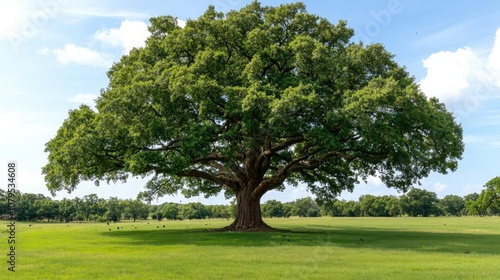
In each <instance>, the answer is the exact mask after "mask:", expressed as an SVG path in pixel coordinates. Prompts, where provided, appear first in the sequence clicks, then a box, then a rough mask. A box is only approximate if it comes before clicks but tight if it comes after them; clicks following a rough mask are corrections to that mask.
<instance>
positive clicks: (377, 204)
mask: <svg viewBox="0 0 500 280" xmlns="http://www.w3.org/2000/svg"><path fill="white" fill-rule="evenodd" d="M359 202H360V204H361V214H362V215H363V216H365V217H370V216H372V217H382V216H386V211H385V206H386V205H385V201H384V199H383V198H380V197H376V196H374V195H369V194H367V195H362V196H361V197H360V198H359Z"/></svg>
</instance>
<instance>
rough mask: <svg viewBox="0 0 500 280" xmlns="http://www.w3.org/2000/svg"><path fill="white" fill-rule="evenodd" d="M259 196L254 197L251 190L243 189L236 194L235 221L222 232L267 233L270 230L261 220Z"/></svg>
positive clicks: (248, 188)
mask: <svg viewBox="0 0 500 280" xmlns="http://www.w3.org/2000/svg"><path fill="white" fill-rule="evenodd" d="M260 198H261V197H260V196H259V197H255V196H254V195H253V193H252V188H250V187H248V186H247V187H245V188H242V189H241V190H240V191H239V192H237V193H236V207H237V208H236V219H235V220H234V222H233V223H232V224H230V225H229V226H227V227H225V228H223V230H234V231H268V230H272V228H271V227H270V226H268V225H267V224H266V223H264V221H263V220H262V215H261V211H260Z"/></svg>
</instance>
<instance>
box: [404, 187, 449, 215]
mask: <svg viewBox="0 0 500 280" xmlns="http://www.w3.org/2000/svg"><path fill="white" fill-rule="evenodd" d="M437 203H438V199H437V195H436V193H434V192H430V191H427V190H423V189H417V188H414V189H411V190H410V191H409V192H408V193H406V194H405V195H403V196H402V197H401V206H402V208H403V210H404V212H405V213H407V214H408V215H410V216H413V217H417V216H422V217H429V216H430V215H436V216H438V215H439V214H440V211H439V208H438V204H437Z"/></svg>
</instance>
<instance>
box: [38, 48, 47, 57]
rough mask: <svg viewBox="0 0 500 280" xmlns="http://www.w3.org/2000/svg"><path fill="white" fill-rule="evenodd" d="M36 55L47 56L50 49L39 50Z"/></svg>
mask: <svg viewBox="0 0 500 280" xmlns="http://www.w3.org/2000/svg"><path fill="white" fill-rule="evenodd" d="M36 53H37V54H41V55H48V54H49V53H50V49H49V48H41V49H39V50H38V51H36Z"/></svg>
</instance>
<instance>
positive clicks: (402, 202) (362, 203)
mask: <svg viewBox="0 0 500 280" xmlns="http://www.w3.org/2000/svg"><path fill="white" fill-rule="evenodd" d="M483 196H484V195H483V193H481V194H477V193H472V194H469V195H466V196H464V197H461V196H458V195H447V196H445V197H444V198H442V199H438V198H437V195H436V193H434V192H431V191H427V190H423V189H417V188H414V189H412V190H410V191H409V192H408V193H406V194H404V195H402V196H400V197H397V196H390V195H384V196H374V195H362V196H361V197H360V198H359V199H358V200H357V201H354V200H349V201H346V200H336V201H333V202H330V203H323V204H322V205H321V206H319V205H318V204H317V203H316V201H314V199H312V198H311V197H306V198H300V199H297V200H295V201H293V202H285V203H283V202H281V201H277V200H268V201H266V202H265V203H264V204H262V205H261V210H262V216H263V217H267V218H273V217H276V218H286V217H290V216H299V217H319V216H334V217H395V216H403V215H407V216H413V217H418V216H421V217H428V216H462V215H479V216H485V215H490V216H491V215H500V201H496V202H494V203H488V204H485V202H484V199H482V197H483ZM16 201H17V203H16V212H17V220H19V221H48V222H53V221H60V222H70V221H97V222H106V221H114V222H118V221H120V220H134V221H135V220H136V219H154V220H162V219H168V220H183V219H210V218H222V219H229V218H234V217H235V215H236V205H235V202H234V201H232V202H231V204H230V205H203V204H202V203H200V202H191V203H187V204H178V203H164V204H161V205H149V204H146V203H144V202H143V201H141V200H138V199H119V198H117V197H111V198H109V199H104V198H99V197H98V196H97V195H96V194H90V195H86V196H84V197H83V198H78V197H77V198H74V199H67V198H65V199H63V200H53V199H51V198H50V197H47V196H44V195H42V194H31V193H20V194H18V196H17V200H16ZM7 210H8V207H7V198H6V192H5V191H4V190H0V217H2V218H6V217H7Z"/></svg>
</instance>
